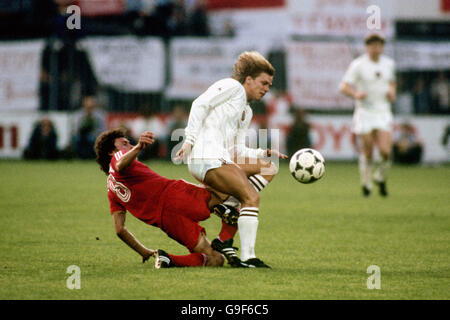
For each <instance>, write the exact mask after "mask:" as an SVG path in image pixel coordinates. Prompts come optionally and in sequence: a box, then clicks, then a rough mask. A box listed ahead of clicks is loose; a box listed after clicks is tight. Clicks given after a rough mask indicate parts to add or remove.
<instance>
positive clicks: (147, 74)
mask: <svg viewBox="0 0 450 320" xmlns="http://www.w3.org/2000/svg"><path fill="white" fill-rule="evenodd" d="M82 45H83V47H84V48H85V49H86V51H87V53H88V57H89V61H90V63H91V66H92V68H93V70H94V74H95V75H96V77H97V79H98V80H99V81H100V83H101V84H102V85H105V86H112V87H115V88H116V89H120V90H124V91H135V92H136V91H137V92H139V91H150V92H152V91H160V90H162V89H163V86H164V77H165V49H164V44H163V43H162V41H161V40H160V39H157V38H135V37H129V36H124V37H108V38H104V37H99V38H88V39H86V40H83V41H82Z"/></svg>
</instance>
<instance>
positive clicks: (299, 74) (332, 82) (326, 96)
mask: <svg viewBox="0 0 450 320" xmlns="http://www.w3.org/2000/svg"><path fill="white" fill-rule="evenodd" d="M352 59H353V52H352V47H350V46H349V45H348V44H347V43H345V42H290V43H289V44H288V45H287V70H286V72H287V79H288V90H289V92H290V93H291V94H292V99H293V103H294V104H295V105H297V106H299V107H302V108H316V109H319V108H323V109H334V108H340V109H349V108H351V107H352V100H351V99H349V98H347V97H346V96H344V95H343V94H341V93H340V92H339V84H340V82H341V80H342V77H343V76H344V73H345V70H346V69H347V68H348V66H349V64H350V62H351V61H352Z"/></svg>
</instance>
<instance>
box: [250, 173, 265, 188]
mask: <svg viewBox="0 0 450 320" xmlns="http://www.w3.org/2000/svg"><path fill="white" fill-rule="evenodd" d="M248 181H249V182H250V184H251V185H252V186H253V188H255V190H256V192H261V190H262V189H264V188H265V187H266V186H267V185H268V184H269V181H267V180H266V179H265V178H264V177H263V176H262V175H260V174H255V175H253V176H250V177H248Z"/></svg>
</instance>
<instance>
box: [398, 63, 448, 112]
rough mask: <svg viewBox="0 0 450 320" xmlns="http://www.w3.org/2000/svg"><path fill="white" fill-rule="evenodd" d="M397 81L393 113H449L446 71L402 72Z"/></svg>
mask: <svg viewBox="0 0 450 320" xmlns="http://www.w3.org/2000/svg"><path fill="white" fill-rule="evenodd" d="M397 82H398V84H397V86H398V89H397V90H398V94H397V101H396V102H395V104H394V110H393V111H394V113H395V114H400V115H411V114H419V115H424V114H450V79H449V73H448V72H445V71H443V70H440V71H437V72H428V73H424V74H419V73H403V74H400V75H399V76H398V81H397Z"/></svg>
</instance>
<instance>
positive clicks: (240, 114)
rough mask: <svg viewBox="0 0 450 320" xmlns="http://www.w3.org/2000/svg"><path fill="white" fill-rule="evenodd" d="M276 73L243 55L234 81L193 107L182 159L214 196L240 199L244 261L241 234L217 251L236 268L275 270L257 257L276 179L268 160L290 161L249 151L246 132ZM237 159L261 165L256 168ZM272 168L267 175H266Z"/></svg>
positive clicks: (217, 86) (217, 243)
mask: <svg viewBox="0 0 450 320" xmlns="http://www.w3.org/2000/svg"><path fill="white" fill-rule="evenodd" d="M274 72H275V69H274V68H273V66H272V65H271V64H270V63H269V62H268V61H267V60H266V59H265V58H264V57H263V56H262V55H261V54H259V53H258V52H256V51H252V52H243V53H242V54H241V55H240V56H239V57H238V59H237V61H236V63H235V64H234V69H233V74H232V77H231V78H226V79H222V80H219V81H217V82H216V83H214V84H213V85H211V86H210V87H209V88H208V89H207V90H206V91H205V92H204V93H203V94H201V95H200V96H199V97H198V98H197V99H195V100H194V102H193V103H192V107H191V111H190V114H189V120H188V125H187V127H186V129H185V132H186V140H185V142H184V143H183V145H182V147H181V149H180V151H179V152H178V153H177V157H178V158H186V157H187V161H188V168H189V171H190V173H191V174H192V175H193V176H194V177H195V178H196V179H197V180H199V181H201V182H203V183H205V184H206V185H208V186H210V187H212V188H213V189H214V190H217V191H220V192H222V193H225V194H228V195H231V196H233V197H234V198H236V199H237V200H238V201H239V202H240V205H241V210H240V216H239V219H238V229H239V236H240V240H241V258H240V259H238V258H237V256H236V253H235V251H234V248H233V247H232V241H233V239H232V238H233V236H234V233H235V232H236V230H230V232H229V233H228V234H227V235H224V237H220V238H219V239H215V240H214V241H213V243H212V245H213V247H214V248H215V249H216V250H218V251H220V252H222V253H223V254H224V255H225V257H226V258H227V260H228V262H229V263H230V264H231V265H232V266H238V267H269V266H268V265H266V264H265V263H264V262H262V261H261V260H260V259H258V258H257V257H256V255H255V242H256V233H257V229H258V214H259V195H258V191H260V190H261V189H262V188H264V187H265V186H266V185H267V184H268V183H269V181H270V179H271V178H272V177H273V175H275V173H276V168H274V164H273V163H271V162H270V161H269V162H267V161H263V159H264V158H266V157H268V156H271V155H273V156H277V157H280V158H283V159H284V158H286V157H287V156H286V155H283V154H280V153H279V152H278V151H276V150H269V149H267V150H264V149H261V148H259V149H251V148H247V147H246V146H245V130H246V129H248V127H249V125H250V120H251V118H252V109H251V108H250V106H249V102H250V101H259V100H261V99H262V97H263V96H264V95H265V94H266V93H267V92H268V91H269V88H270V86H271V85H272V80H273V76H274ZM236 158H238V159H243V160H247V159H249V158H256V159H259V160H257V161H256V163H255V164H248V163H247V162H246V163H240V162H237V161H235V160H236ZM262 168H266V169H267V170H266V171H265V174H260V173H261V172H262V171H261V169H262Z"/></svg>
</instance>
